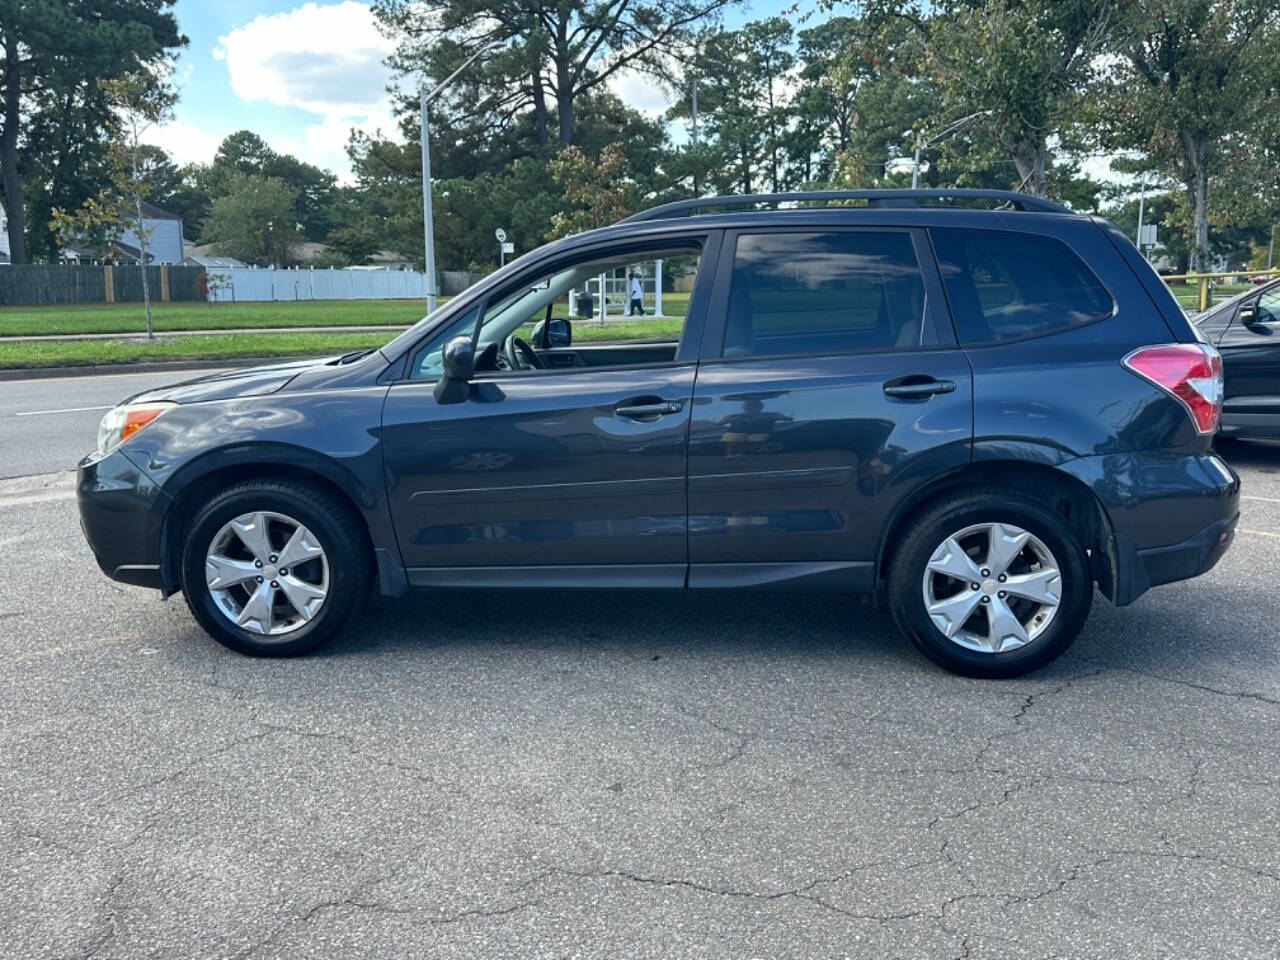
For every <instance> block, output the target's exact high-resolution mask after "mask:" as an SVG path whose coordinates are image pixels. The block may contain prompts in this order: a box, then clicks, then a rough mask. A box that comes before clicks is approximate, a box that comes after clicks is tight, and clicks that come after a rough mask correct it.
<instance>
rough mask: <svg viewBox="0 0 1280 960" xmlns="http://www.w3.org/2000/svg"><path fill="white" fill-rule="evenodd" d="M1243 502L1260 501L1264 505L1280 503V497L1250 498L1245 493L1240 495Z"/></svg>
mask: <svg viewBox="0 0 1280 960" xmlns="http://www.w3.org/2000/svg"><path fill="white" fill-rule="evenodd" d="M1240 499H1241V500H1258V501H1260V502H1262V503H1280V497H1249V496H1245V495H1244V494H1243V493H1242V494H1240Z"/></svg>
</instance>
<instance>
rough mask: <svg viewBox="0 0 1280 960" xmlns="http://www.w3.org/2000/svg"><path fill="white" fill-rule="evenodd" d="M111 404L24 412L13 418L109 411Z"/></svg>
mask: <svg viewBox="0 0 1280 960" xmlns="http://www.w3.org/2000/svg"><path fill="white" fill-rule="evenodd" d="M110 409H111V404H107V405H106V406H102V407H62V408H61V409H59V410H24V411H22V412H21V413H15V414H14V416H15V417H43V416H45V415H46V414H50V413H84V412H85V411H86V410H110Z"/></svg>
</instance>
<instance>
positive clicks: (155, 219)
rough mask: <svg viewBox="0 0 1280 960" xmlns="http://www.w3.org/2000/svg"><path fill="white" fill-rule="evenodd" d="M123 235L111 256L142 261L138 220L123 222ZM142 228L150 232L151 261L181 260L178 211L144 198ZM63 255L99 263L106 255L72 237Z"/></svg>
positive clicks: (69, 259)
mask: <svg viewBox="0 0 1280 960" xmlns="http://www.w3.org/2000/svg"><path fill="white" fill-rule="evenodd" d="M121 226H122V228H123V229H121V231H120V235H119V238H118V239H116V240H114V241H113V242H112V244H111V253H110V256H109V257H108V259H111V260H114V261H115V262H116V263H138V262H139V261H140V260H141V259H142V251H141V249H140V247H139V243H138V231H137V230H136V229H135V227H136V224H134V223H133V222H132V218H131V219H130V221H129V223H127V224H121ZM142 228H143V230H144V231H146V236H147V263H149V264H160V263H181V262H182V258H183V255H184V254H183V249H182V218H181V217H179V216H178V215H177V214H176V213H170V212H169V211H168V210H162V209H160V208H159V207H157V206H156V205H155V204H153V203H147V201H145V200H143V201H142ZM62 259H63V261H64V262H70V263H97V262H98V261H99V260H101V259H103V257H102V254H101V251H95V250H91V249H89V248H88V247H87V246H85V245H84V244H83V243H79V242H77V241H71V242H70V243H66V244H64V245H63V248H62Z"/></svg>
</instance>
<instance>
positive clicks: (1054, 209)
mask: <svg viewBox="0 0 1280 960" xmlns="http://www.w3.org/2000/svg"><path fill="white" fill-rule="evenodd" d="M816 200H823V201H826V200H865V201H867V206H868V207H918V206H920V203H919V201H921V200H999V201H1000V202H1002V203H1004V204H1007V205H1008V206H1011V207H1013V208H1014V209H1015V210H1027V211H1035V212H1038V213H1068V214H1069V213H1071V212H1072V211H1071V210H1069V209H1067V208H1066V207H1064V206H1062V204H1060V203H1054V202H1053V201H1052V200H1045V199H1044V198H1043V197H1034V196H1032V195H1031V194H1027V193H1015V192H1014V191H1012V190H975V189H970V188H964V187H956V188H954V189H950V190H887V189H886V190H810V191H807V192H804V191H802V192H798V193H750V194H740V195H737V196H728V197H700V198H698V199H696V200H677V201H675V202H674V203H664V204H662V205H661V206H657V207H653V208H651V209H649V210H642V211H640V212H639V213H636V214H632V215H631V216H629V217H627V218H626V219H624V220H621V221H619V222H620V223H637V222H640V221H643V220H668V219H671V218H674V217H680V216H688V215H692V214H693V213H694V212H696V211H698V210H701V209H705V208H715V207H749V206H756V205H758V204H766V203H768V204H779V203H810V202H813V201H816Z"/></svg>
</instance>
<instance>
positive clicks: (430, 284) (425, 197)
mask: <svg viewBox="0 0 1280 960" xmlns="http://www.w3.org/2000/svg"><path fill="white" fill-rule="evenodd" d="M488 49H489V48H488V47H481V48H480V49H479V50H477V51H476V52H475V53H473V54H472V55H471V56H469V57H467V59H466V60H464V61H463V62H462V66H460V67H458V69H457V70H455V71H453V73H451V74H449V76H447V77H445V79H444V82H443V83H441V84H440V85H439V86H438V87H436V88H435V89H434V90H432V91H431V92H430V93H428V92H427V88H426V85H425V84H424V85H423V87H422V90H421V92H420V99H421V110H422V242H423V246H424V247H425V248H426V256H425V257H424V258H423V259H424V261H425V263H424V266H425V267H426V268H427V313H434V312H435V309H436V235H435V229H434V227H433V225H432V222H431V142H430V136H429V134H428V129H429V127H428V124H427V105H428V104H429V103H431V101H432V100H434V99H435V98H436V97H438V96H439V95H440V94H441V93H442V92H443V91H444V89H445V88H446V87H448V86H449V84H451V83H453V81H454V80H455V79H456V78H457V76H458V74H460V73H461V72H462V71H463V70H465V69H467V67H469V66H471V64H472V63H474V62H475V61H476V59H477V58H478V57H479V56H480V54H482V53H484V52H485V51H486V50H488Z"/></svg>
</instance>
